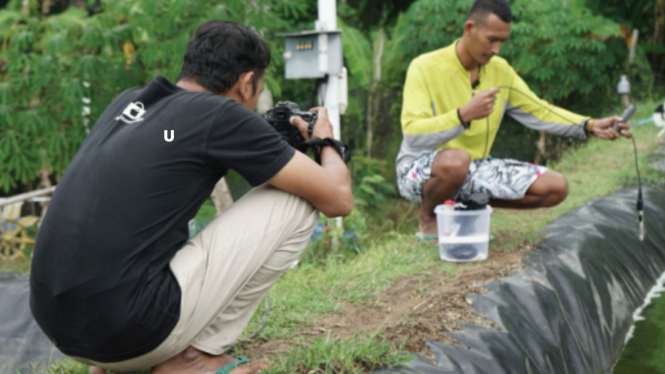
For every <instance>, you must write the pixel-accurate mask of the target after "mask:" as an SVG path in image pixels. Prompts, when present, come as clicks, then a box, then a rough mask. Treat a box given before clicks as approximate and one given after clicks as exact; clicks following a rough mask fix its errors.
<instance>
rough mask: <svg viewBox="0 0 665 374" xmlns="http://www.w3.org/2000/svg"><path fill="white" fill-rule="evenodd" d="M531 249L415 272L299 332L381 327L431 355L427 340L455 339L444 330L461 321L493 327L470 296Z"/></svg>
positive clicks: (268, 352) (284, 345) (278, 346)
mask: <svg viewBox="0 0 665 374" xmlns="http://www.w3.org/2000/svg"><path fill="white" fill-rule="evenodd" d="M499 238H500V236H499V235H497V239H499ZM528 250H530V247H529V246H528V245H527V244H526V243H524V244H523V245H521V246H520V247H519V248H517V249H514V250H511V251H506V252H498V253H497V252H494V253H492V251H490V257H489V259H488V260H487V261H485V262H482V263H478V264H464V265H457V266H460V267H461V269H460V270H459V271H457V272H455V273H454V274H452V275H450V274H445V273H441V272H438V271H436V270H429V271H427V272H421V273H419V274H414V275H411V276H409V277H406V278H403V279H401V280H399V281H397V282H396V283H395V284H394V285H393V286H392V287H391V288H390V289H389V290H388V291H386V292H382V293H380V294H379V295H377V296H376V297H375V298H374V300H373V302H372V303H370V305H368V306H356V305H353V304H346V305H344V311H343V312H341V313H331V314H327V315H325V316H323V317H322V318H321V319H320V320H319V321H318V322H317V323H315V324H312V325H309V326H306V327H304V328H303V329H301V330H300V331H299V332H298V333H297V334H296V335H297V336H303V335H304V336H311V337H317V336H327V335H329V336H330V337H331V338H333V339H348V338H350V337H352V336H353V335H354V334H355V333H356V332H360V333H361V334H373V333H377V332H383V333H384V334H385V336H386V338H388V339H389V340H390V341H392V342H393V343H395V345H397V346H399V345H402V344H404V345H403V347H404V348H403V350H404V351H406V352H416V353H420V354H422V355H424V356H426V357H430V358H433V355H432V354H431V352H430V351H429V349H428V348H427V346H426V344H425V342H426V341H427V340H436V341H439V342H445V343H454V341H453V340H452V339H450V338H447V337H444V336H443V335H442V334H445V333H448V332H452V331H458V330H461V329H462V326H461V325H460V324H458V323H456V322H455V321H460V322H466V323H472V324H476V325H481V326H485V327H494V326H493V323H492V322H490V321H488V320H486V319H484V318H481V317H480V316H479V315H477V314H476V313H475V311H474V310H473V308H472V306H471V300H469V299H468V297H469V296H471V295H475V294H479V293H482V292H484V289H482V288H481V286H482V285H484V284H486V283H488V282H490V281H492V280H496V279H500V278H503V277H506V276H508V275H510V274H512V273H513V272H514V271H515V270H517V269H519V268H520V267H521V266H522V265H521V260H522V256H523V255H524V253H525V252H526V251H528ZM292 345H293V341H292V340H291V339H273V340H262V339H259V340H256V341H253V342H250V343H248V344H247V345H246V346H245V347H244V348H243V352H244V353H247V354H249V356H250V357H264V356H272V355H275V354H279V353H284V352H286V351H288V350H289V348H291V347H292Z"/></svg>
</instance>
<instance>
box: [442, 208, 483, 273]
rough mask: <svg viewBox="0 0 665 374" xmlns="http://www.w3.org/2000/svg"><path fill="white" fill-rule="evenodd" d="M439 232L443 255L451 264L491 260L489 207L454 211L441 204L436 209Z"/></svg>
mask: <svg viewBox="0 0 665 374" xmlns="http://www.w3.org/2000/svg"><path fill="white" fill-rule="evenodd" d="M434 212H435V213H436V221H437V226H438V231H439V254H440V256H441V259H442V260H445V261H450V262H467V261H482V260H485V259H487V254H488V248H489V238H490V235H489V233H490V214H491V213H492V208H491V207H490V206H489V205H487V206H486V207H485V209H481V210H454V207H453V208H452V209H451V206H450V205H445V204H444V205H439V206H437V207H436V209H435V210H434Z"/></svg>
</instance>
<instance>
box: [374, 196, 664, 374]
mask: <svg viewBox="0 0 665 374" xmlns="http://www.w3.org/2000/svg"><path fill="white" fill-rule="evenodd" d="M636 196H637V191H636V190H635V189H631V190H623V191H620V192H618V193H616V194H614V195H612V196H610V197H605V198H600V199H597V200H592V201H590V202H588V203H587V204H585V205H584V206H582V207H580V208H578V209H576V210H574V211H572V212H570V213H567V214H565V215H563V216H561V217H560V218H559V219H557V220H556V221H554V222H552V223H551V224H549V225H548V226H547V227H546V228H545V230H544V234H545V240H544V241H543V242H542V243H541V244H540V245H539V246H537V248H536V249H534V250H533V251H532V252H530V253H529V254H527V255H526V256H525V258H524V260H523V263H524V265H525V271H523V272H520V273H517V274H516V275H515V276H513V277H511V278H505V279H503V280H501V281H497V282H493V283H490V284H488V285H486V286H485V288H487V289H488V290H489V292H487V293H485V294H481V295H477V296H475V297H473V298H472V300H473V305H474V308H475V309H476V310H477V311H478V312H479V313H480V314H482V315H485V316H487V317H488V318H489V319H490V320H492V321H494V322H496V323H498V325H499V326H502V328H501V329H486V328H481V327H478V326H474V325H467V326H465V327H466V329H465V330H466V331H463V332H458V333H452V334H449V336H451V337H453V338H455V339H457V340H458V341H459V342H460V343H461V344H462V345H463V346H455V345H447V344H440V343H437V342H433V341H431V342H428V346H429V348H430V349H431V350H432V351H433V352H434V353H435V355H436V362H431V361H430V360H428V359H426V358H424V357H422V356H416V357H415V359H414V360H412V361H411V362H409V363H407V364H406V365H405V367H404V368H400V369H383V370H380V371H379V373H382V374H386V373H402V374H413V373H423V374H435V373H436V374H444V373H466V374H471V373H473V374H521V373H524V374H532V373H533V374H595V373H611V372H612V369H613V367H614V365H615V364H616V362H617V360H618V358H619V356H620V354H621V351H622V349H623V347H624V339H625V337H626V333H627V332H628V330H629V328H630V326H631V325H632V324H633V318H632V316H633V312H634V311H635V310H636V309H637V308H638V307H639V306H641V305H642V304H643V300H644V298H645V296H646V294H647V292H648V291H649V290H650V289H651V288H652V287H653V286H654V285H655V283H656V281H657V280H658V278H659V277H660V275H661V274H662V273H663V272H664V271H665V192H663V191H658V190H654V189H651V190H645V196H644V198H645V217H646V237H645V240H644V242H640V241H638V239H637V235H636V215H635V202H636ZM490 255H491V254H490ZM494 255H495V256H497V255H500V254H498V253H495V254H494Z"/></svg>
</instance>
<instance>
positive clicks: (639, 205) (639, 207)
mask: <svg viewBox="0 0 665 374" xmlns="http://www.w3.org/2000/svg"><path fill="white" fill-rule="evenodd" d="M473 88H475V87H473ZM497 88H498V89H508V90H512V91H515V92H517V93H519V94H522V95H523V96H524V97H526V98H527V99H529V100H531V101H533V102H534V103H535V104H537V105H539V106H540V107H542V108H543V109H545V110H547V111H548V112H550V113H552V114H554V115H556V116H558V117H560V118H561V119H563V120H565V121H566V122H570V124H571V125H577V123H576V122H575V121H572V120H570V119H569V118H566V117H565V116H563V115H561V114H560V113H557V112H556V111H554V110H552V109H551V108H548V107H547V106H545V105H543V104H541V103H540V102H538V101H537V100H536V99H534V98H533V97H531V95H529V94H527V93H525V92H522V91H520V90H518V89H517V88H514V87H511V86H499V87H497ZM486 123H487V132H486V134H485V149H484V150H483V159H481V162H480V163H479V164H478V166H477V167H476V170H474V172H473V173H472V174H471V175H470V176H469V180H471V178H473V176H474V175H475V174H476V172H477V171H478V169H480V164H481V163H482V160H484V159H485V157H486V156H485V154H486V153H487V148H488V147H489V132H490V120H489V116H487V117H486ZM630 138H631V140H632V141H633V152H634V154H635V170H636V171H637V186H638V187H637V188H638V190H637V191H638V192H637V222H638V228H637V232H638V237H639V239H640V240H643V239H644V201H643V199H642V177H641V175H640V167H639V164H638V157H637V143H635V137H634V136H632V135H631V137H630ZM487 157H489V154H488V155H487ZM472 162H473V161H472Z"/></svg>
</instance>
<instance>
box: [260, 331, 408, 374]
mask: <svg viewBox="0 0 665 374" xmlns="http://www.w3.org/2000/svg"><path fill="white" fill-rule="evenodd" d="M411 358H412V356H410V355H402V354H400V353H399V350H398V352H395V350H394V347H393V344H392V343H390V342H389V341H387V340H386V339H385V338H384V337H382V336H380V335H375V336H366V337H365V338H359V337H358V336H357V335H356V336H353V337H352V338H350V339H348V340H343V341H338V340H331V339H330V337H326V338H317V339H315V340H314V341H311V342H307V343H306V344H305V345H300V346H297V347H296V348H294V349H293V350H291V351H290V352H289V353H288V354H287V355H285V356H282V357H278V358H276V359H275V360H273V361H272V364H273V367H271V368H270V369H268V370H265V371H264V372H263V373H265V374H293V373H307V374H309V373H312V374H314V373H317V374H318V373H321V374H323V373H325V374H337V373H349V374H352V373H353V374H356V373H367V372H370V371H372V370H375V369H378V368H380V367H385V366H397V365H400V364H403V363H405V362H407V361H409V360H410V359H411Z"/></svg>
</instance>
